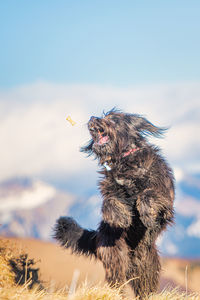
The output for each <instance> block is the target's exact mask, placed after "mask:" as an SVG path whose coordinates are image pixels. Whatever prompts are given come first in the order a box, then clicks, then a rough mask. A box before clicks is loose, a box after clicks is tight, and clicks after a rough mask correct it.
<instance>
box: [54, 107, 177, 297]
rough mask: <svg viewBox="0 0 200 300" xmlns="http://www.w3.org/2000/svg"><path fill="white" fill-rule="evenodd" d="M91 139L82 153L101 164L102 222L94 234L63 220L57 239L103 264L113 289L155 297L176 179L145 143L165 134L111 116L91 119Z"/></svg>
mask: <svg viewBox="0 0 200 300" xmlns="http://www.w3.org/2000/svg"><path fill="white" fill-rule="evenodd" d="M88 129H89V131H90V134H91V137H92V139H91V140H90V142H89V143H88V145H87V146H85V147H83V148H82V151H83V152H85V153H87V154H89V155H91V154H93V155H94V156H95V157H96V158H97V159H98V161H99V164H100V166H101V167H102V168H101V171H100V173H101V174H102V178H101V180H100V182H99V188H100V191H101V195H102V198H103V203H102V221H101V223H100V225H99V228H98V229H97V230H96V231H89V230H86V229H82V228H81V227H80V226H79V225H78V224H77V223H76V222H75V221H74V220H73V219H72V218H69V217H61V218H60V219H59V220H58V221H57V223H56V225H55V229H54V234H55V238H56V239H57V240H58V241H59V242H60V243H61V245H62V246H64V247H65V248H71V249H72V251H73V252H74V253H79V254H85V255H91V256H94V257H96V258H98V259H100V260H101V261H102V263H103V266H104V268H105V273H106V280H107V281H108V283H110V284H111V285H115V286H116V285H122V284H124V283H125V282H127V281H129V284H130V285H131V287H132V288H133V290H134V294H135V295H136V296H139V297H140V298H141V299H142V298H143V297H144V296H145V295H148V294H149V293H151V292H155V291H156V289H157V285H158V280H159V272H160V262H159V257H158V253H157V249H156V245H155V241H156V238H157V237H158V235H159V234H160V232H161V231H162V230H164V229H165V228H166V226H167V225H168V224H171V223H172V222H173V200H174V178H173V174H172V170H171V169H170V167H169V166H168V164H167V163H166V161H165V159H164V158H163V157H162V156H161V155H160V151H159V149H158V148H156V147H155V146H153V145H151V144H150V143H149V142H148V141H147V137H148V135H152V136H155V137H161V136H162V134H163V132H164V129H161V128H158V127H156V126H154V125H153V124H152V123H150V122H149V121H147V120H146V119H145V118H143V117H142V116H139V115H136V114H125V113H122V112H120V111H116V110H111V111H110V112H108V113H107V114H104V116H103V117H102V118H96V117H91V119H90V120H89V122H88Z"/></svg>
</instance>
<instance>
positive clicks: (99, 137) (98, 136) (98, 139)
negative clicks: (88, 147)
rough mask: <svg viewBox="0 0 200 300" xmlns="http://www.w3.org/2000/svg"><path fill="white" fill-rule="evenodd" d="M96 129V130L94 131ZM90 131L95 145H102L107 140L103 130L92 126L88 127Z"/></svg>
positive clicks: (107, 137)
mask: <svg viewBox="0 0 200 300" xmlns="http://www.w3.org/2000/svg"><path fill="white" fill-rule="evenodd" d="M95 131H96V132H95ZM90 132H91V134H92V137H93V140H94V142H95V144H97V145H104V144H106V143H108V142H109V136H108V135H106V133H105V132H103V130H101V131H100V130H95V129H94V127H91V128H90Z"/></svg>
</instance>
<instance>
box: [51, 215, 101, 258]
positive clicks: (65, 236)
mask: <svg viewBox="0 0 200 300" xmlns="http://www.w3.org/2000/svg"><path fill="white" fill-rule="evenodd" d="M54 238H55V239H56V240H58V241H59V243H60V244H61V246H63V247H64V248H71V250H72V252H73V253H77V254H85V255H87V256H89V255H94V256H96V231H94V230H91V231H90V230H86V229H83V228H82V227H81V226H79V225H78V224H77V223H76V221H74V220H73V219H72V218H70V217H60V218H59V219H58V220H57V222H56V225H55V228H54Z"/></svg>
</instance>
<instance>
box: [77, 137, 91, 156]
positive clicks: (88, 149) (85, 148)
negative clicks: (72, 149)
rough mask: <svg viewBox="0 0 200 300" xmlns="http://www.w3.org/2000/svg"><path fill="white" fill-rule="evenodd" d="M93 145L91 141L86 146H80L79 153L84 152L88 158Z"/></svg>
mask: <svg viewBox="0 0 200 300" xmlns="http://www.w3.org/2000/svg"><path fill="white" fill-rule="evenodd" d="M93 144H94V141H93V140H92V139H91V140H90V141H89V142H88V144H87V145H85V146H82V147H81V148H80V152H84V153H87V154H88V156H90V155H92V153H93V151H92V146H93Z"/></svg>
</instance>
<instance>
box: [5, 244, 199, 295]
mask: <svg viewBox="0 0 200 300" xmlns="http://www.w3.org/2000/svg"><path fill="white" fill-rule="evenodd" d="M24 253H28V254H29V255H28V256H27V254H24ZM32 257H33V258H34V260H33V259H32ZM38 259H40V261H38ZM35 261H36V262H35ZM11 262H12V263H11ZM13 262H14V263H13ZM180 262H181V263H180V264H178V262H177V264H178V267H177V269H176V270H175V269H173V268H174V266H175V261H173V263H172V265H173V268H172V266H171V267H170V263H169V261H168V260H167V259H164V260H163V268H164V271H163V273H164V274H165V275H166V277H165V279H166V278H167V277H168V276H170V274H171V275H173V276H174V278H175V277H176V276H175V275H174V273H173V272H172V269H173V270H174V272H178V273H177V274H179V275H177V281H179V285H180V286H182V292H181V291H180V290H178V289H172V290H171V291H169V290H167V289H164V290H162V291H161V292H160V293H158V294H156V295H151V296H149V297H148V298H147V299H148V300H150V299H151V300H154V299H155V300H164V299H165V300H178V299H180V300H182V299H188V300H198V299H199V300H200V295H199V294H197V293H196V294H192V293H191V287H192V285H189V277H190V274H199V273H198V272H199V264H198V262H194V261H193V262H190V264H189V263H188V262H187V265H188V268H187V272H185V263H186V261H180ZM167 266H169V267H170V268H169V269H168V267H167ZM39 268H40V270H39ZM16 270H17V271H16ZM74 270H79V271H75V272H74ZM170 270H171V271H170ZM177 270H178V271H177ZM193 272H194V273H193ZM181 274H182V275H183V277H184V278H185V280H187V284H186V286H185V283H184V279H183V281H182V275H181ZM74 275H77V276H75V277H76V279H75V277H74ZM185 275H187V276H188V278H187V276H185ZM17 276H18V277H17ZM103 276H104V272H103V268H102V266H101V264H100V263H96V262H94V261H90V260H89V259H85V258H82V257H74V256H72V255H71V254H70V253H69V252H67V251H63V250H62V249H60V248H59V247H57V246H56V245H54V244H51V243H43V242H40V241H34V240H16V239H13V240H12V241H9V242H8V241H5V240H4V239H0V300H12V299H13V300H35V299H38V300H40V299H41V300H62V299H63V300H64V299H65V300H66V299H70V300H101V299H102V300H122V299H123V300H125V298H123V297H122V295H121V293H120V290H119V289H118V290H117V289H111V288H110V287H108V286H107V285H105V284H104V283H103ZM192 276H194V275H192ZM72 278H74V279H72ZM192 278H195V277H192ZM198 278H199V276H198ZM16 279H17V281H16ZM172 279H173V278H170V280H169V281H168V282H167V281H165V283H166V284H168V285H169V283H170V282H172ZM74 280H75V282H74V286H73V284H72V283H73V281H74ZM86 280H87V283H85V282H86ZM197 281H198V280H197ZM99 282H102V283H101V284H100V283H99ZM173 282H174V281H173ZM174 284H175V282H174ZM171 286H172V285H171ZM61 287H62V288H61ZM198 287H199V288H200V286H199V284H198ZM168 288H169V286H168ZM195 288H196V289H197V287H195ZM184 289H185V291H183V290H184ZM189 290H190V291H189ZM194 291H195V289H194ZM186 292H187V293H186Z"/></svg>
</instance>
